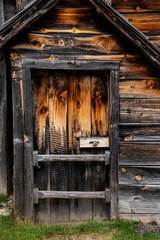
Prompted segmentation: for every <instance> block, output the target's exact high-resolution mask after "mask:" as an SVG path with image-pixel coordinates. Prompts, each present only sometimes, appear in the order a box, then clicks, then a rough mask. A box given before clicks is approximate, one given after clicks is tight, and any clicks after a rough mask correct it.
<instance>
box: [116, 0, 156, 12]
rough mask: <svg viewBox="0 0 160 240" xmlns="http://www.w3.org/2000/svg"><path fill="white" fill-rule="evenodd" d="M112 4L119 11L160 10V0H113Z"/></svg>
mask: <svg viewBox="0 0 160 240" xmlns="http://www.w3.org/2000/svg"><path fill="white" fill-rule="evenodd" d="M112 6H113V7H114V8H115V9H116V10H117V11H119V12H122V13H123V12H127V13H128V12H137V13H139V12H151V11H153V12H156V11H160V4H159V1H151V0H141V1H130V0H125V1H119V0H112Z"/></svg>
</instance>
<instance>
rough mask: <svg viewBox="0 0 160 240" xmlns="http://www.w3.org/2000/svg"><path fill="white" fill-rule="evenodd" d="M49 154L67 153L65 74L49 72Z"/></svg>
mask: <svg viewBox="0 0 160 240" xmlns="http://www.w3.org/2000/svg"><path fill="white" fill-rule="evenodd" d="M48 83H49V84H48V86H49V132H50V153H51V154H65V153H67V78H66V74H64V73H63V72H58V71H49V81H48Z"/></svg>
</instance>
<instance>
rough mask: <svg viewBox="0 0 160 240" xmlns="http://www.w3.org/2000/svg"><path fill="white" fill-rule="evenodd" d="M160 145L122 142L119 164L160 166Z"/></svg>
mask: <svg viewBox="0 0 160 240" xmlns="http://www.w3.org/2000/svg"><path fill="white" fill-rule="evenodd" d="M159 154H160V145H150V144H149V143H148V145H147V144H141V145H140V144H139V143H137V144H136V143H135V144H120V154H119V164H120V165H132V166H134V165H139V166H145V165H150V166H155V165H157V166H159V165H160V161H159Z"/></svg>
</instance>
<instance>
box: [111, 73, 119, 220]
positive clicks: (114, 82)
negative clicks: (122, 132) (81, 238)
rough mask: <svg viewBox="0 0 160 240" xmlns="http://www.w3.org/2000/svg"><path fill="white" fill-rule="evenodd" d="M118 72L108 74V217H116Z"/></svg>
mask: <svg viewBox="0 0 160 240" xmlns="http://www.w3.org/2000/svg"><path fill="white" fill-rule="evenodd" d="M118 122H119V72H118V71H113V70H112V71H111V76H110V152H111V165H110V194H111V203H110V217H111V219H113V218H115V217H118V168H119V166H118V155H119V126H118Z"/></svg>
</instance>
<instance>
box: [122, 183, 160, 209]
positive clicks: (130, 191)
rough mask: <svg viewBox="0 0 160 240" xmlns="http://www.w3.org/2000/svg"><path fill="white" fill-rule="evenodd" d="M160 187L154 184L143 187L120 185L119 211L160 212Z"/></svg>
mask: <svg viewBox="0 0 160 240" xmlns="http://www.w3.org/2000/svg"><path fill="white" fill-rule="evenodd" d="M159 197H160V191H159V188H157V187H156V186H154V185H152V186H149V185H146V186H144V188H143V187H132V188H131V187H123V186H121V187H120V190H119V212H120V214H123V213H128V214H133V213H135V214H140V213H141V214H146V213H150V214H157V213H160V204H159V201H157V199H159Z"/></svg>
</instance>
